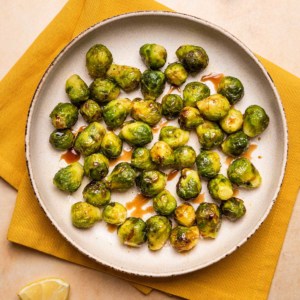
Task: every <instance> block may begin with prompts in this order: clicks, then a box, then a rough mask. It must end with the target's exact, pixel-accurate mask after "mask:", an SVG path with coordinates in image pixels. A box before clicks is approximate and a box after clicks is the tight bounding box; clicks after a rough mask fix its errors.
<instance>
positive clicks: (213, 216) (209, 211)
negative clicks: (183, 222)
mask: <svg viewBox="0 0 300 300" xmlns="http://www.w3.org/2000/svg"><path fill="white" fill-rule="evenodd" d="M196 222H197V226H198V228H199V232H200V235H201V236H202V237H204V238H212V239H215V238H216V237H217V235H218V231H219V229H220V227H221V222H222V219H221V212H220V208H219V207H218V205H216V204H214V203H207V202H202V203H200V204H199V206H198V208H197V210H196Z"/></svg>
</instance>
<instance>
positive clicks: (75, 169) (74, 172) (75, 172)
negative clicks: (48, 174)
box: [53, 162, 83, 193]
mask: <svg viewBox="0 0 300 300" xmlns="http://www.w3.org/2000/svg"><path fill="white" fill-rule="evenodd" d="M82 178H83V167H82V165H81V164H80V163H79V162H74V163H72V164H70V165H68V166H67V167H65V168H61V169H60V170H59V171H58V172H57V173H56V174H55V175H54V178H53V184H54V185H55V186H56V187H57V188H58V189H60V190H61V191H64V192H69V193H73V192H75V191H77V190H78V188H79V187H80V185H81V182H82Z"/></svg>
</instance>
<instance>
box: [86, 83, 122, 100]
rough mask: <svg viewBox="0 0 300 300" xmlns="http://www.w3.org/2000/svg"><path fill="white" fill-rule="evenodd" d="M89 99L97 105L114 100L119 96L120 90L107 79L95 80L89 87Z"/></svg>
mask: <svg viewBox="0 0 300 300" xmlns="http://www.w3.org/2000/svg"><path fill="white" fill-rule="evenodd" d="M90 91H91V98H92V99H93V100H95V101H97V102H99V103H106V102H109V101H111V100H115V99H117V98H118V96H119V95H120V88H119V87H118V86H117V85H116V84H115V83H114V82H113V81H111V80H109V79H101V78H96V79H95V80H94V81H93V82H92V83H91V85H90Z"/></svg>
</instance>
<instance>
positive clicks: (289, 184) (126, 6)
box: [0, 0, 300, 299]
mask: <svg viewBox="0 0 300 300" xmlns="http://www.w3.org/2000/svg"><path fill="white" fill-rule="evenodd" d="M147 9H151V10H153V9H163V10H167V8H165V7H163V6H161V5H159V4H157V3H155V2H153V1H150V0H149V1H140V0H130V1H123V0H102V1H88V0H87V1H83V0H70V1H69V2H68V3H67V4H66V6H65V7H64V8H63V10H62V11H61V12H60V13H59V14H58V15H57V16H56V18H55V19H54V20H53V21H52V22H51V23H50V24H49V26H48V27H47V28H46V29H45V30H44V31H43V33H42V34H41V35H40V36H39V37H38V38H37V39H36V41H35V42H34V43H33V44H32V46H31V47H30V48H29V49H28V50H27V52H26V53H25V54H24V55H23V57H22V58H21V59H20V60H19V61H18V63H17V64H16V65H15V66H14V67H13V68H12V69H11V70H10V72H9V73H8V74H7V75H6V77H5V78H4V79H3V80H2V82H1V83H0V99H1V100H0V136H1V145H0V176H1V177H2V178H4V179H5V180H6V181H7V182H9V183H10V184H11V185H12V186H14V187H15V188H17V189H18V191H19V192H18V197H17V201H16V207H15V210H14V214H13V217H12V221H11V225H10V228H9V232H8V239H9V240H10V241H12V242H15V243H19V244H22V245H25V246H27V247H31V248H34V249H36V250H39V251H42V252H45V253H48V254H51V255H53V256H56V257H59V258H62V259H65V260H68V261H71V262H74V263H77V264H80V265H83V266H86V267H90V268H94V269H97V270H99V271H102V272H106V273H109V274H112V275H115V276H118V277H120V278H123V279H125V280H128V281H131V282H132V283H133V284H134V285H135V286H136V287H137V288H139V289H140V290H142V291H143V292H145V293H147V292H149V291H150V290H151V289H150V288H149V287H151V288H155V289H158V290H161V291H164V292H166V293H169V294H173V295H177V296H181V297H184V298H189V299H199V298H200V297H201V298H203V299H205V298H206V297H207V298H213V299H266V298H267V295H268V291H269V288H270V284H271V281H272V278H273V274H274V270H275V267H276V263H277V260H278V257H279V253H280V250H281V246H282V243H283V239H284V236H285V233H286V229H287V225H288V221H289V218H290V215H291V212H292V208H293V205H294V202H295V199H296V194H297V191H298V188H299V179H300V178H299V177H300V176H299V174H300V173H299V170H298V169H299V167H300V156H299V153H300V140H299V139H298V136H297V129H298V123H299V122H298V121H299V120H298V114H299V111H300V96H299V95H300V80H299V79H298V78H297V77H295V76H293V75H292V74H290V73H288V72H286V71H284V70H283V69H281V68H279V67H278V66H276V65H274V64H272V63H270V62H268V61H267V60H265V59H262V58H261V61H262V63H263V64H264V66H265V67H266V68H267V70H268V71H269V73H270V74H271V76H272V77H273V80H274V82H275V84H276V86H277V88H278V91H279V93H280V95H281V98H282V101H283V104H284V108H285V112H286V116H287V121H288V127H289V159H288V164H287V168H286V175H285V178H284V182H283V185H282V188H281V192H280V194H279V197H278V199H277V201H276V204H275V206H274V208H273V209H272V211H271V213H270V215H269V216H268V218H267V220H266V221H265V222H264V223H263V224H262V226H261V227H260V228H259V230H258V231H257V232H256V233H255V235H254V236H253V237H252V238H251V239H250V240H249V241H247V243H246V244H245V245H243V246H242V247H241V248H239V249H238V250H237V251H235V252H234V253H233V254H231V255H230V256H228V257H226V258H225V259H223V260H222V261H220V262H218V263H216V264H214V265H212V266H210V267H207V268H205V269H203V270H199V271H196V272H193V273H191V274H187V275H182V276H177V277H175V278H164V279H156V278H145V277H138V276H129V275H127V274H124V273H119V272H117V271H114V270H112V269H110V268H108V267H105V266H103V265H100V264H97V263H95V262H94V261H92V260H90V259H88V258H87V257H86V256H84V255H83V254H81V253H80V252H79V251H77V250H76V249H75V248H74V247H73V246H71V245H70V244H69V243H68V242H67V241H66V240H65V239H64V238H63V237H62V236H61V235H60V234H59V233H58V232H57V230H56V229H55V228H54V227H53V226H52V224H51V223H50V221H49V220H48V218H47V217H46V216H45V214H44V213H43V211H42V209H41V208H40V206H39V204H38V201H37V199H36V198H35V195H34V193H33V190H32V187H31V185H30V181H29V178H28V174H27V170H26V166H25V158H24V131H25V122H26V116H27V111H28V108H29V104H30V100H31V97H32V95H33V93H34V90H35V88H36V86H37V84H38V81H39V79H40V78H41V76H42V74H43V73H44V71H45V69H46V67H47V66H48V65H49V63H50V62H51V61H52V60H53V58H54V57H55V56H56V55H57V54H58V53H59V51H60V50H61V49H62V48H63V47H64V46H65V44H66V43H68V42H69V41H70V40H71V39H72V38H73V37H75V36H76V35H78V33H80V32H81V31H82V30H84V29H85V28H87V27H89V26H90V25H92V24H94V23H96V22H98V21H101V20H103V19H105V18H107V17H111V16H113V15H116V14H120V13H125V12H129V11H134V10H147ZM49 41H51V42H49ZM20 83H21V84H20ZM12 120H13V124H12ZM147 287H148V288H147Z"/></svg>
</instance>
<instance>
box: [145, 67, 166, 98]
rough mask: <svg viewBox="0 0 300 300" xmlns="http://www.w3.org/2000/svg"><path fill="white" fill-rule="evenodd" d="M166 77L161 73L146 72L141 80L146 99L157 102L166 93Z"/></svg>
mask: <svg viewBox="0 0 300 300" xmlns="http://www.w3.org/2000/svg"><path fill="white" fill-rule="evenodd" d="M165 83H166V76H165V74H164V73H163V72H161V71H153V70H146V71H145V72H144V73H143V74H142V78H141V90H142V94H143V96H144V97H145V98H146V99H153V100H155V99H156V98H158V97H159V96H160V95H161V94H162V93H163V91H164V88H165Z"/></svg>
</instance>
